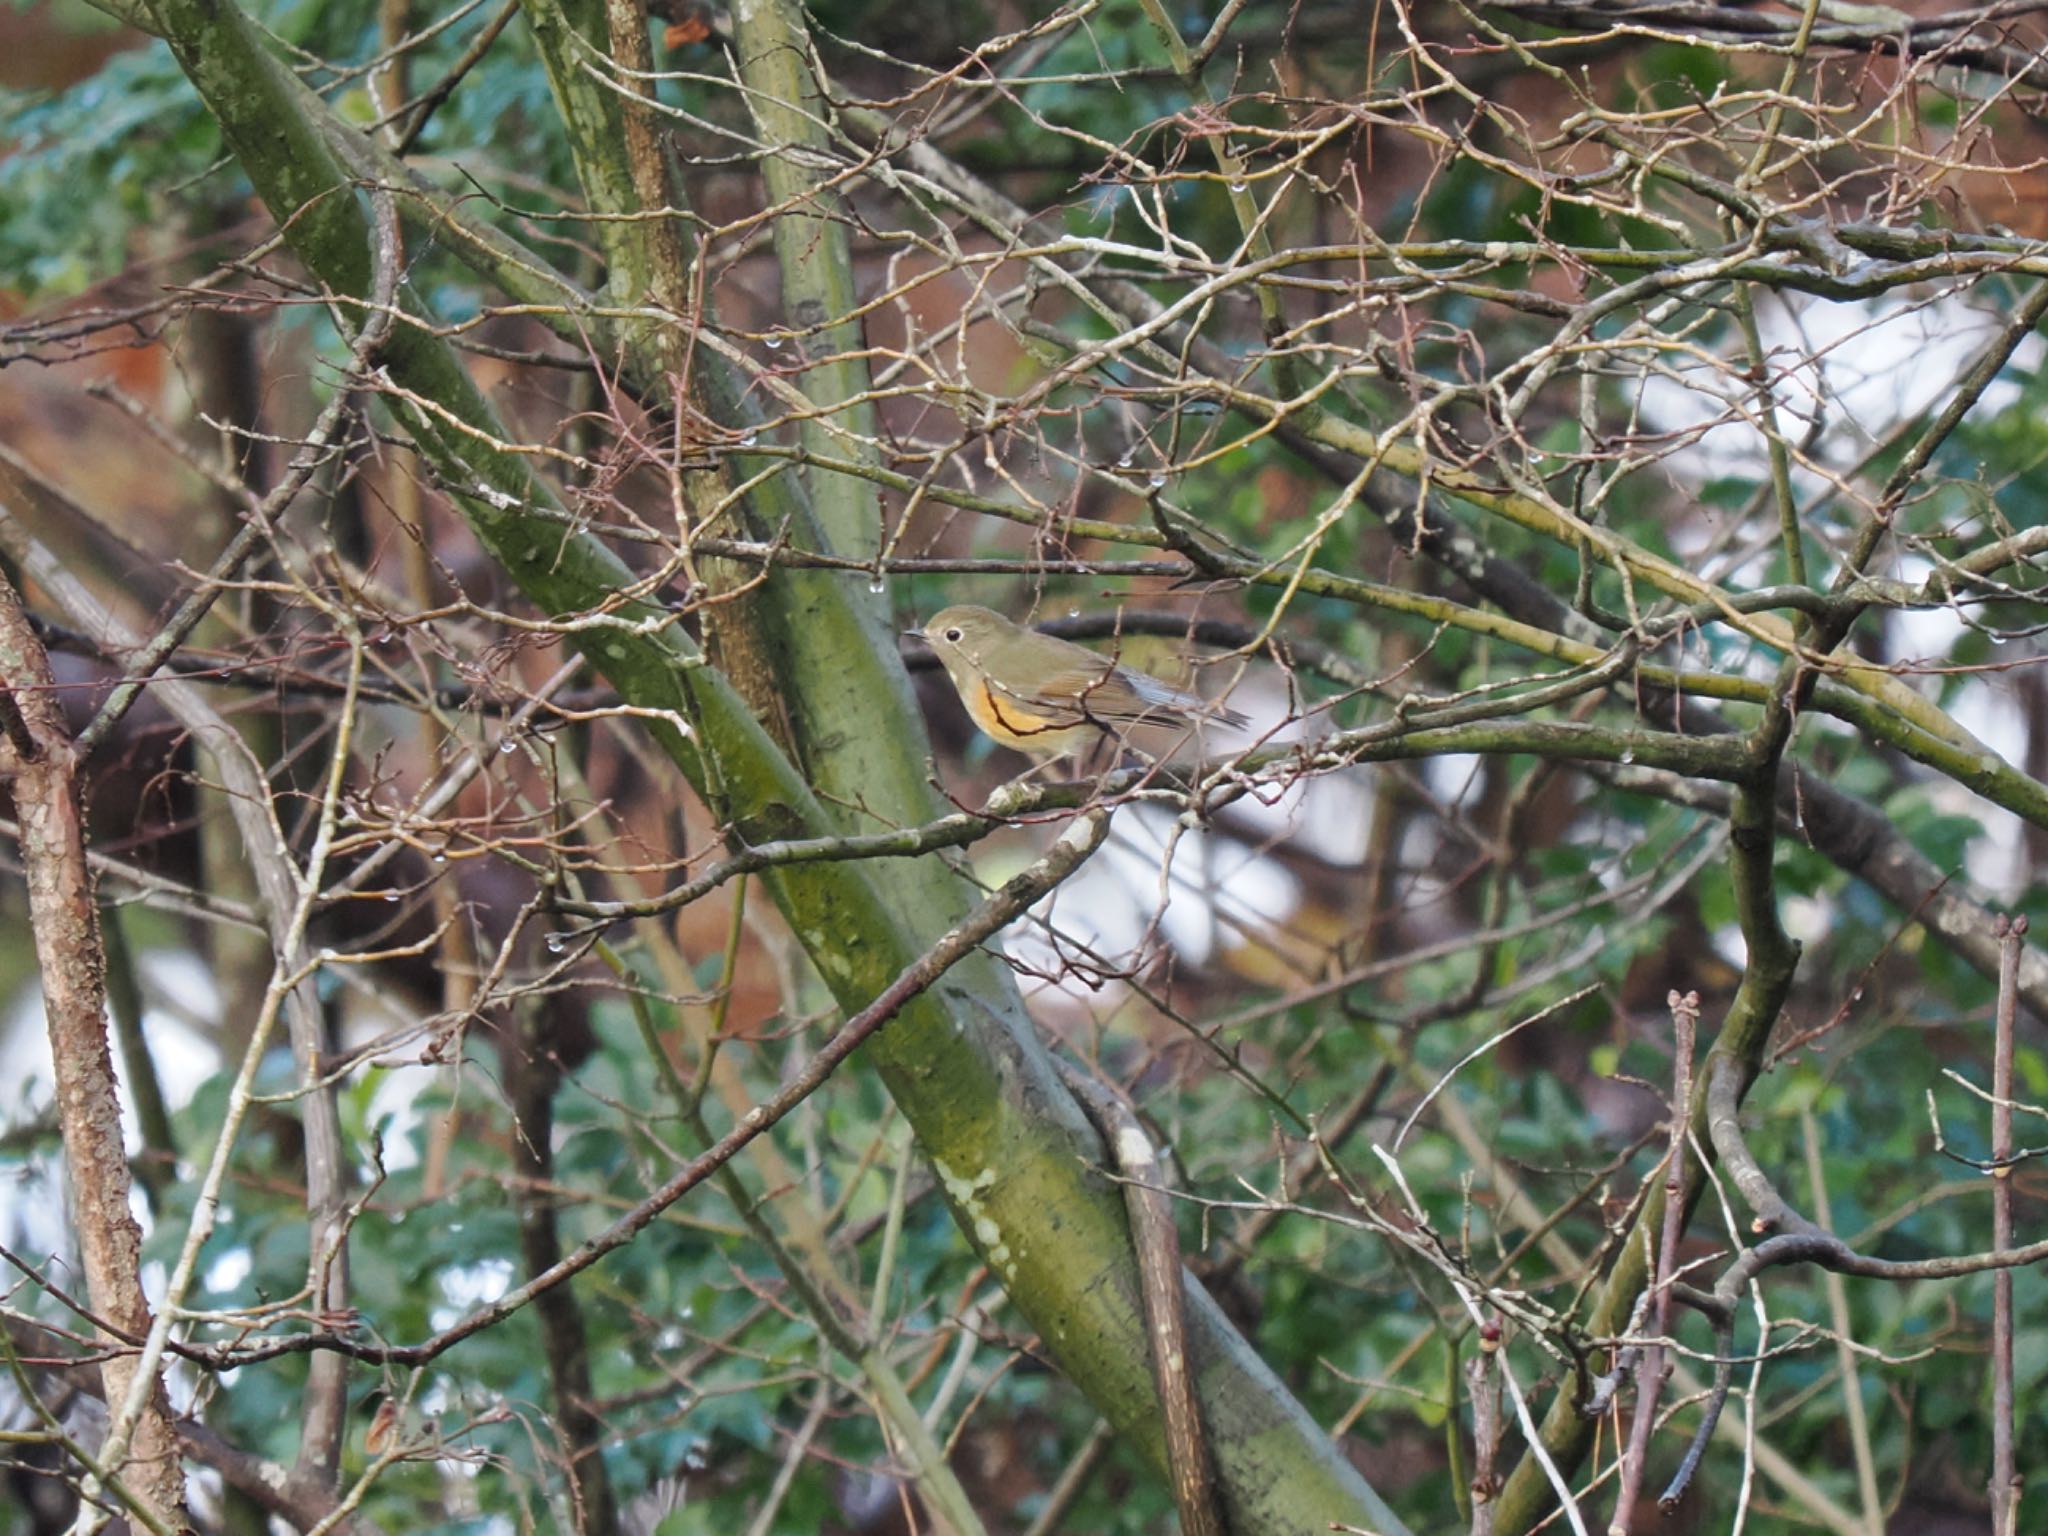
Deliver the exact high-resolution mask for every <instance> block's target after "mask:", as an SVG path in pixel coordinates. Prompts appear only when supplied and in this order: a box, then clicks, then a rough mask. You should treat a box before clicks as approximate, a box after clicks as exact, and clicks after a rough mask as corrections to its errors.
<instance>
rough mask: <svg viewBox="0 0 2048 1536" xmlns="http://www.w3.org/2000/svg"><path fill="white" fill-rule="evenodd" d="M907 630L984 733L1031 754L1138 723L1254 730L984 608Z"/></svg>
mask: <svg viewBox="0 0 2048 1536" xmlns="http://www.w3.org/2000/svg"><path fill="white" fill-rule="evenodd" d="M909 633H910V634H912V635H915V636H917V637H918V638H920V639H922V640H923V641H924V642H925V643H926V644H927V645H929V646H930V647H931V648H932V650H933V651H934V652H936V653H937V655H938V658H939V661H940V663H941V664H942V665H943V666H944V667H945V669H946V675H947V676H948V677H950V678H952V680H953V687H954V688H955V689H957V690H958V691H959V694H960V702H961V703H962V704H965V705H966V706H967V713H968V714H969V715H971V716H972V717H973V719H974V723H975V724H976V725H978V726H980V727H981V729H982V731H983V733H984V734H986V735H988V736H991V737H993V738H994V739H995V740H997V741H999V742H1001V743H1002V744H1003V745H1004V746H1006V747H1014V748H1016V749H1017V750H1018V751H1019V752H1028V753H1030V754H1031V755H1032V756H1034V757H1042V758H1051V757H1059V756H1063V755H1064V754H1066V753H1069V752H1078V751H1082V750H1085V749H1086V748H1088V747H1092V746H1094V745H1095V744H1096V743H1097V742H1099V741H1101V740H1102V739H1103V738H1104V737H1106V736H1110V737H1115V738H1117V739H1118V740H1119V741H1124V740H1126V739H1127V736H1126V733H1127V732H1128V731H1129V730H1130V729H1131V728H1132V727H1134V726H1165V727H1168V728H1174V727H1178V728H1179V729H1181V730H1184V731H1191V730H1193V729H1194V728H1195V727H1196V726H1198V725H1201V724H1203V723H1206V722H1208V721H1221V722H1222V723H1224V724H1226V725H1232V726H1238V727H1242V726H1245V725H1248V724H1250V721H1248V720H1247V719H1246V718H1245V717H1244V716H1243V715H1241V714H1239V713H1238V712H1237V711H1236V710H1234V709H1227V708H1225V707H1224V706H1223V705H1221V704H1216V703H1212V702H1211V701H1209V700H1207V699H1204V698H1202V697H1200V696H1199V695H1197V694H1193V693H1189V692H1188V691H1187V690H1185V689H1182V688H1176V687H1174V686H1173V685H1172V684H1171V683H1166V682H1162V681H1160V679H1158V678H1156V677H1153V676H1151V675H1150V674H1148V673H1144V672H1140V671H1138V670H1137V669H1135V668H1133V667H1127V666H1124V665H1123V664H1122V663H1120V662H1119V661H1117V659H1116V658H1115V657H1113V656H1105V655H1103V654H1102V653H1101V652H1100V651H1091V650H1089V649H1088V648H1087V647H1086V646H1081V645H1076V644H1074V643H1073V642H1072V641H1071V640H1060V639H1057V638H1055V637H1054V636H1052V635H1042V634H1040V633H1038V631H1036V630H1033V629H1026V628H1025V627H1024V626H1022V625H1021V624H1013V623H1011V622H1010V621H1009V620H1008V619H1006V618H1004V617H1003V616H1002V615H1001V614H999V613H995V612H992V611H991V610H989V609H987V608H976V607H973V606H971V605H967V604H962V605H960V606H957V607H952V608H944V609H941V610H940V611H939V612H938V613H936V614H934V615H933V616H932V617H931V619H930V620H929V621H928V622H927V623H926V624H925V626H924V628H923V629H921V630H911V631H909Z"/></svg>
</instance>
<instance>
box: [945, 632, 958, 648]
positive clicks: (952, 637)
mask: <svg viewBox="0 0 2048 1536" xmlns="http://www.w3.org/2000/svg"><path fill="white" fill-rule="evenodd" d="M946 643H947V644H948V645H958V644H959V643H960V631H959V630H957V629H949V630H947V631H946Z"/></svg>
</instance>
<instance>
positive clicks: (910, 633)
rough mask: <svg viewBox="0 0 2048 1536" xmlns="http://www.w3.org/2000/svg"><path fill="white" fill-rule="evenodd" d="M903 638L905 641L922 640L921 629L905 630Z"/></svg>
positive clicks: (922, 633) (922, 632)
mask: <svg viewBox="0 0 2048 1536" xmlns="http://www.w3.org/2000/svg"><path fill="white" fill-rule="evenodd" d="M903 638H904V639H906V640H923V639H924V631H923V630H921V629H906V630H904V631H903Z"/></svg>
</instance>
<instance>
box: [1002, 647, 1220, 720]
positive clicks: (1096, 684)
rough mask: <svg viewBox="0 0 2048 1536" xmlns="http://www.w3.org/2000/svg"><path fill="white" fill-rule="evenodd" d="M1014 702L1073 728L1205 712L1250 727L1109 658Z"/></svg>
mask: <svg viewBox="0 0 2048 1536" xmlns="http://www.w3.org/2000/svg"><path fill="white" fill-rule="evenodd" d="M1016 700H1017V702H1018V703H1019V704H1021V705H1023V706H1024V707H1025V708H1026V709H1029V710H1031V711H1032V712H1034V713H1036V714H1041V715H1048V716H1053V717H1056V718H1058V719H1060V720H1061V721H1064V722H1070V723H1072V724H1075V725H1079V724H1081V723H1082V722H1083V721H1089V720H1093V721H1099V722H1101V723H1103V724H1105V725H1135V724H1137V723H1138V722H1140V721H1149V722H1152V723H1155V724H1156V723H1159V722H1162V721H1178V720H1182V719H1185V718H1186V717H1188V716H1191V715H1200V714H1203V713H1204V712H1207V713H1209V714H1210V715H1212V716H1213V717H1214V718H1215V719H1218V720H1226V721H1228V722H1229V723H1230V724H1232V725H1243V724H1245V723H1246V722H1245V718H1244V716H1242V715H1240V714H1238V713H1237V712H1236V711H1235V710H1228V709H1222V708H1217V707H1212V706H1211V705H1210V704H1209V703H1208V701H1207V700H1205V699H1203V698H1201V697H1199V696H1198V695H1196V694H1192V693H1188V692H1187V691H1185V690H1184V689H1180V688H1176V687H1174V686H1173V685H1172V684H1171V683H1166V682H1162V681H1160V680H1159V679H1158V678H1156V677H1153V676H1151V675H1150V674H1149V673H1145V672H1139V671H1136V670H1135V669H1133V668H1131V667H1125V666H1119V665H1117V664H1116V663H1114V662H1112V661H1110V660H1109V659H1108V658H1107V657H1104V658H1102V659H1100V660H1099V661H1094V662H1079V663H1076V664H1075V665H1073V666H1071V667H1068V668H1066V669H1063V670H1061V671H1059V672H1056V673H1054V674H1053V675H1052V676H1051V677H1049V678H1047V679H1045V681H1044V682H1042V683H1041V684H1040V685H1039V686H1038V687H1037V688H1035V689H1033V690H1032V691H1031V692H1030V693H1029V694H1028V695H1016Z"/></svg>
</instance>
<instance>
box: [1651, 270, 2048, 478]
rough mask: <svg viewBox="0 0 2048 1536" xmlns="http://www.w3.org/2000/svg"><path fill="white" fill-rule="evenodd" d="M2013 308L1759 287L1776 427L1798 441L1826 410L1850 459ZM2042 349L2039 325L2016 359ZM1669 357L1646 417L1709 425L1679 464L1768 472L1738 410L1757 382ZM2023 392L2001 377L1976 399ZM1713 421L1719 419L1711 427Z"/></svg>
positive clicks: (1674, 466) (1840, 456)
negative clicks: (1766, 291) (1847, 299)
mask: <svg viewBox="0 0 2048 1536" xmlns="http://www.w3.org/2000/svg"><path fill="white" fill-rule="evenodd" d="M2006 319H2007V316H2006V315H2005V314H2004V313H2002V312H2000V311H1998V310H1995V309H1991V308H1988V307H1982V306H1977V305H1972V304H1967V303H1964V302H1962V301H1961V300H1959V299H1953V298H1937V299H1934V300H1932V301H1929V302H1923V303H1914V302H1910V301H1906V300H1901V299H1896V298H1888V299H1874V300H1870V301H1867V302H1861V303H1835V302H1831V301H1826V300H1820V299H1813V298H1806V297H1803V296H1798V295H1794V296H1792V297H1791V299H1790V301H1789V302H1787V301H1786V300H1783V299H1779V298H1777V297H1773V296H1764V295H1760V296H1759V297H1758V300H1757V328H1758V330H1759V331H1760V333H1761V334H1762V338H1763V343H1764V351H1765V354H1766V355H1767V357H1768V358H1769V359H1770V366H1771V377H1772V382H1773V388H1774V392H1775V395H1776V399H1777V418H1778V427H1779V430H1780V431H1781V432H1783V433H1784V434H1785V436H1786V437H1787V438H1788V439H1789V440H1790V441H1791V442H1793V443H1794V444H1797V443H1799V442H1800V441H1801V440H1802V439H1803V438H1804V437H1805V436H1806V434H1807V432H1808V430H1809V429H1810V428H1811V426H1812V425H1813V422H1814V420H1815V419H1816V416H1818V417H1819V418H1820V419H1821V421H1822V422H1823V425H1824V428H1825V430H1824V431H1823V432H1822V434H1821V436H1820V439H1819V449H1818V451H1819V452H1820V453H1821V454H1822V455H1823V457H1825V458H1826V460H1827V461H1828V462H1829V463H1830V464H1832V465H1833V466H1835V467H1837V468H1842V467H1846V466H1848V465H1850V464H1853V463H1855V462H1856V461H1857V460H1858V459H1860V458H1862V456H1863V455H1864V454H1866V453H1867V452H1868V451H1869V450H1870V448H1871V447H1872V446H1873V445H1874V444H1875V443H1876V442H1877V441H1878V440H1879V439H1880V438H1881V437H1882V436H1883V434H1884V433H1885V432H1886V431H1887V430H1888V429H1889V428H1891V427H1892V426H1893V425H1894V424H1895V423H1897V422H1899V421H1901V420H1904V419H1905V418H1907V417H1909V416H1912V415H1916V414H1918V413H1919V412H1922V411H1924V410H1926V409H1928V407H1930V406H1932V405H1933V404H1934V403H1935V402H1936V401H1938V400H1940V399H1941V398H1942V397H1943V396H1944V395H1945V394H1946V393H1947V392H1948V390H1949V389H1950V388H1951V387H1953V385H1954V383H1955V380H1956V378H1957V376H1958V375H1959V374H1961V373H1962V371H1963V369H1964V368H1965V367H1967V366H1968V364H1969V363H1970V361H1971V360H1972V359H1974V358H1975V357H1976V356H1977V355H1978V354H1979V353H1980V352H1982V351H1983V349H1984V347H1985V346H1986V345H1987V344H1988V343H1989V341H1990V340H1991V338H1992V336H1993V335H1994V334H1995V333H1996V332H1997V331H1998V330H1999V329H2000V328H2001V327H2002V326H2003V325H2004V324H2005V322H2006ZM2042 356H2043V348H2042V344H2041V340H2040V338H2039V337H2037V336H2030V337H2028V338H2027V340H2026V341H2025V342H2024V343H2022V344H2021V346H2020V348H2019V350H2018V351H2017V352H2016V353H2015V354H2014V357H2013V362H2014V364H2015V365H2016V366H2018V367H2020V368H2025V369H2031V368H2034V367H2037V366H2038V365H2039V364H2040V362H2041V359H2042ZM1663 361H1664V366H1665V367H1667V368H1668V369H1669V370H1670V371H1669V373H1668V374H1656V375H1652V376H1650V377H1648V378H1646V379H1644V380H1643V382H1642V384H1641V386H1640V396H1639V398H1640V400H1641V405H1642V416H1643V423H1644V425H1645V426H1646V427H1648V428H1650V429H1651V430H1654V431H1660V432H1671V433H1686V432H1695V431H1701V429H1702V428H1704V429H1705V430H1704V431H1702V432H1701V435H1700V436H1699V437H1698V438H1697V439H1696V440H1694V441H1692V442H1690V443H1688V444H1687V445H1686V446H1684V447H1682V448H1680V449H1678V450H1677V451H1676V452H1675V453H1673V454H1672V455H1671V456H1670V457H1669V458H1668V459H1667V460H1666V463H1667V464H1668V465H1669V467H1670V468H1671V470H1672V472H1674V473H1676V474H1678V475H1680V476H1681V477H1683V478H1686V479H1689V480H1708V479H1716V478H1720V477H1722V476H1727V475H1745V476H1749V477H1752V478H1761V477H1762V476H1763V475H1764V474H1765V473H1766V472H1767V470H1768V458H1767V454H1768V449H1767V447H1766V445H1765V442H1764V439H1763V437H1762V435H1761V434H1760V433H1759V432H1758V431H1757V430H1756V425H1755V423H1753V422H1752V421H1749V420H1745V419H1743V418H1742V416H1741V414H1740V412H1741V411H1744V410H1753V408H1754V402H1755V398H1756V395H1755V388H1754V386H1753V385H1751V384H1750V383H1749V382H1748V381H1747V380H1746V379H1744V378H1742V377H1741V376H1740V375H1739V374H1738V373H1737V372H1736V371H1735V369H1734V368H1733V367H1725V368H1714V367H1710V366H1708V365H1707V364H1705V363H1703V362H1701V361H1699V360H1698V359H1697V358H1695V357H1688V356H1680V355H1677V354H1670V355H1667V356H1666V357H1665V358H1664V360H1663ZM1674 375H1675V376H1674ZM2017 394H2018V386H2017V385H2016V384H2013V383H2011V382H2010V381H2007V380H2002V379H2001V380H1999V381H1998V382H1996V383H1994V384H1993V385H1992V386H1991V387H1990V388H1989V389H1988V390H1986V391H1985V393H1984V397H1983V399H1982V401H1981V402H1980V403H1979V405H1978V407H1977V409H1978V410H1979V411H1980V412H1982V413H1985V414H1987V415H1988V414H1995V413H1996V412H1998V411H2000V410H2002V409H2004V408H2005V407H2007V406H2008V405H2010V404H2011V403H2012V402H2013V400H2014V398H2015V397H2016V396H2017ZM1724 417H1725V418H1727V419H1726V420H1725V421H1722V418H1724ZM1715 421H1722V424H1721V425H1718V426H1713V427H1708V426H1707V423H1709V422H1715ZM1845 428H1846V430H1844V429H1845ZM1798 480H1799V482H1800V489H1801V490H1802V491H1804V492H1807V493H1811V492H1812V491H1813V490H1815V489H1817V488H1818V486H1819V484H1820V481H1819V479H1818V477H1816V476H1813V475H1811V474H1810V473H1806V472H1804V471H1800V472H1798Z"/></svg>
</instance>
